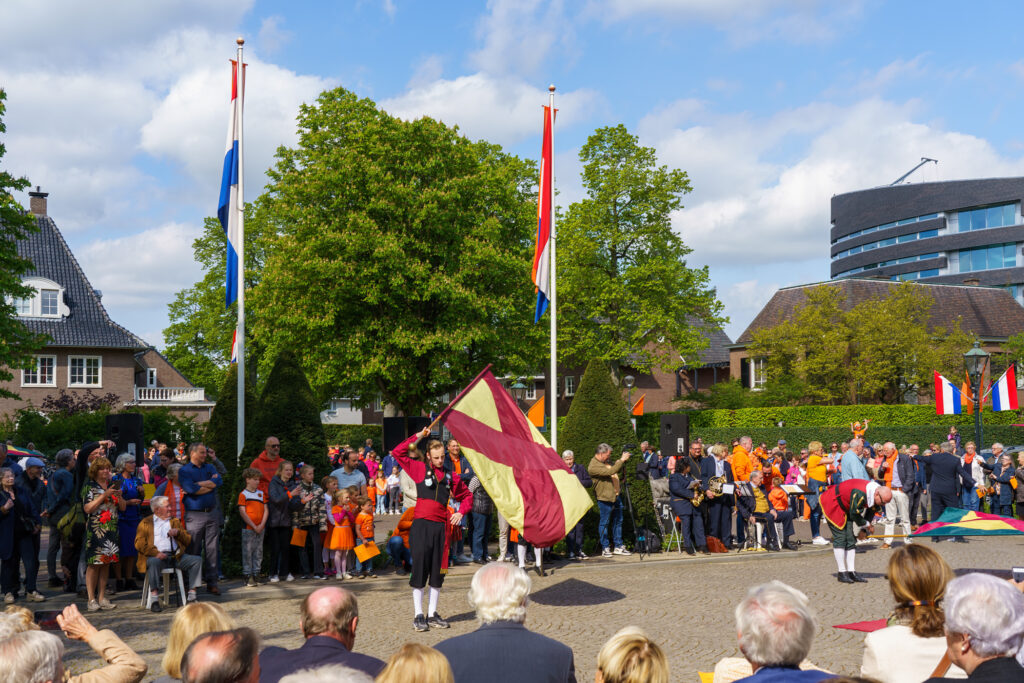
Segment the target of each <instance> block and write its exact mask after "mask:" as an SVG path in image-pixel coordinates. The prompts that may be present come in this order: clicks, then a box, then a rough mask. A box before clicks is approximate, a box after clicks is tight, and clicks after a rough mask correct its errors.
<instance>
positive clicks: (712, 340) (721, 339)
mask: <svg viewBox="0 0 1024 683" xmlns="http://www.w3.org/2000/svg"><path fill="white" fill-rule="evenodd" d="M705 334H706V336H707V338H708V347H707V348H706V349H704V350H703V351H701V352H700V362H701V365H703V366H708V365H715V364H718V363H728V362H729V349H728V346H729V345H730V344H732V340H731V339H729V335H727V334H726V333H725V332H724V331H722V330H721V329H720V328H717V327H715V328H712V329H710V330H708V331H707V332H706V333H705Z"/></svg>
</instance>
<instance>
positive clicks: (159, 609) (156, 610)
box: [149, 598, 164, 614]
mask: <svg viewBox="0 0 1024 683" xmlns="http://www.w3.org/2000/svg"><path fill="white" fill-rule="evenodd" d="M150 599H152V598H150ZM149 609H150V611H151V612H153V613H154V614H159V613H160V612H163V611H164V608H163V607H161V606H160V598H157V599H156V600H153V604H152V605H150V606H149Z"/></svg>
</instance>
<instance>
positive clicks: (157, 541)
mask: <svg viewBox="0 0 1024 683" xmlns="http://www.w3.org/2000/svg"><path fill="white" fill-rule="evenodd" d="M170 530H171V519H170V518H169V517H168V518H167V519H160V518H159V517H157V516H156V515H153V545H155V546H156V549H157V550H159V551H160V552H162V553H170V552H171V537H170V535H169V532H170Z"/></svg>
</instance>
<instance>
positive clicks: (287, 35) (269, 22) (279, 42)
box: [256, 15, 293, 54]
mask: <svg viewBox="0 0 1024 683" xmlns="http://www.w3.org/2000/svg"><path fill="white" fill-rule="evenodd" d="M283 24H284V17H281V16H278V15H274V16H272V17H267V18H265V19H264V20H263V22H262V23H261V24H260V32H259V34H258V35H257V36H256V44H257V45H259V47H260V50H262V51H263V52H264V53H265V54H273V53H275V52H277V51H278V50H280V49H281V48H282V47H284V46H285V45H286V44H288V43H290V42H291V40H292V37H293V34H292V32H291V31H288V30H286V29H284V28H283Z"/></svg>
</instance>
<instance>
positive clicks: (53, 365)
mask: <svg viewBox="0 0 1024 683" xmlns="http://www.w3.org/2000/svg"><path fill="white" fill-rule="evenodd" d="M34 358H35V361H36V369H35V370H34V371H28V370H22V371H21V386H23V387H55V386H57V356H45V355H43V356H35V357H34ZM44 358H45V359H47V360H49V361H50V381H49V382H38V381H37V382H26V381H25V373H26V372H35V374H36V377H37V378H38V377H39V375H40V372H39V369H40V368H39V363H40V361H41V360H43V359H44Z"/></svg>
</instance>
